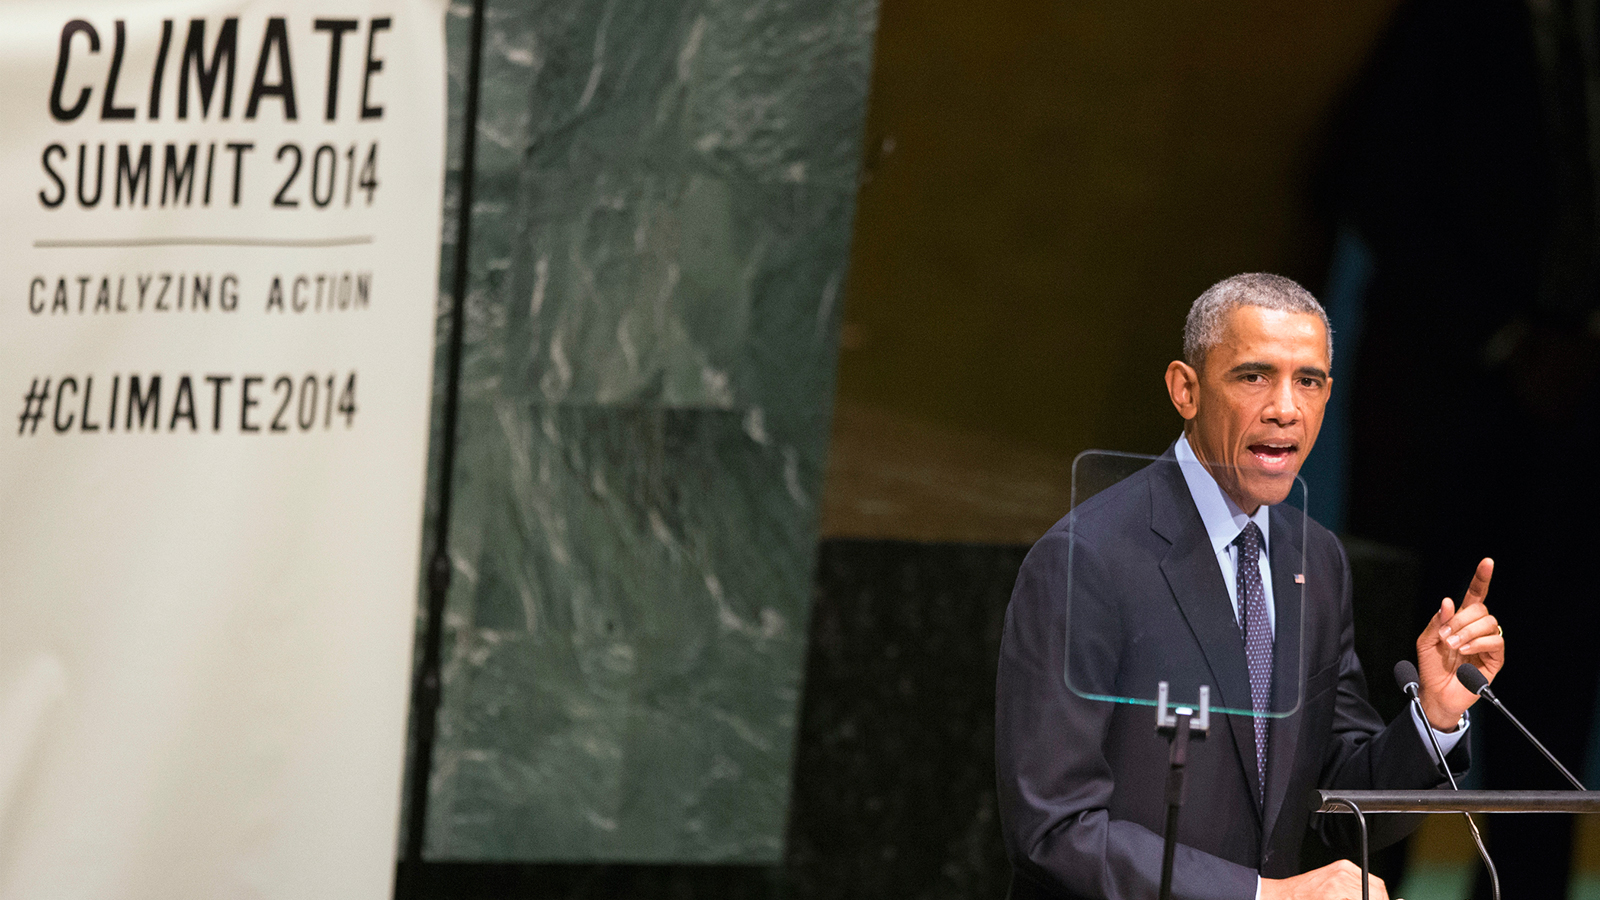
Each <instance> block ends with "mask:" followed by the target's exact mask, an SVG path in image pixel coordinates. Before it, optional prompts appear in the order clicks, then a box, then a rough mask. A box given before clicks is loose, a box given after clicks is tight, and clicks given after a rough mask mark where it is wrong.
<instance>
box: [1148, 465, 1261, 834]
mask: <svg viewBox="0 0 1600 900" xmlns="http://www.w3.org/2000/svg"><path fill="white" fill-rule="evenodd" d="M1170 452H1171V451H1170V450H1169V451H1168V453H1169V454H1170ZM1155 465H1156V467H1157V470H1158V471H1157V472H1156V473H1155V477H1154V478H1152V479H1151V492H1150V496H1151V510H1150V513H1151V518H1150V527H1151V528H1152V529H1153V530H1154V531H1155V532H1156V533H1157V534H1160V535H1161V536H1162V537H1163V538H1165V539H1167V540H1168V541H1169V542H1170V543H1171V544H1172V547H1171V549H1170V550H1169V551H1168V552H1167V555H1166V557H1165V558H1163V559H1162V561H1161V573H1162V575H1164V576H1165V577H1166V580H1167V586H1168V587H1169V588H1171V590H1172V595H1173V598H1174V599H1175V600H1176V601H1177V603H1178V609H1179V610H1180V611H1181V612H1182V613H1183V617H1184V619H1185V620H1186V621H1187V622H1188V624H1189V628H1190V630H1191V631H1192V632H1193V633H1194V638H1195V641H1196V642H1198V643H1199V645H1200V651H1201V652H1202V653H1203V654H1204V655H1205V658H1206V664H1207V666H1208V667H1209V668H1210V670H1211V685H1212V691H1213V692H1214V696H1213V699H1212V704H1213V705H1214V706H1221V707H1227V708H1229V709H1249V708H1250V675H1249V670H1248V668H1247V666H1246V663H1245V655H1244V639H1243V638H1242V637H1241V636H1240V634H1239V623H1238V620H1237V619H1235V618H1234V614H1233V605H1232V604H1231V603H1229V602H1228V587H1227V584H1226V583H1225V582H1223V580H1222V571H1221V569H1220V568H1219V566H1218V564H1217V558H1216V556H1215V555H1213V554H1212V552H1211V539H1210V538H1209V537H1208V536H1207V534H1206V528H1205V524H1204V523H1203V522H1201V521H1200V513H1199V512H1198V511H1197V510H1196V509H1195V505H1194V499H1193V498H1192V497H1190V496H1189V487H1188V484H1187V483H1185V482H1184V480H1183V474H1182V473H1181V472H1180V471H1179V469H1178V466H1177V464H1176V462H1174V461H1172V460H1171V459H1170V458H1169V457H1163V461H1161V462H1158V463H1156V464H1155ZM1274 571H1276V569H1274ZM1273 585H1274V588H1276V586H1277V580H1276V578H1274V581H1273ZM1223 719H1224V720H1225V721H1226V722H1227V724H1228V727H1229V728H1230V729H1231V730H1232V731H1233V745H1234V747H1235V749H1237V750H1238V753H1239V765H1240V766H1241V767H1242V768H1243V769H1244V775H1245V778H1246V779H1247V780H1248V782H1249V784H1250V796H1251V797H1252V798H1259V797H1260V796H1261V786H1260V783H1259V776H1258V775H1257V774H1256V738H1255V730H1254V726H1253V725H1252V723H1251V720H1250V717H1249V716H1239V715H1232V716H1224V717H1223ZM1256 811H1257V813H1258V814H1259V813H1260V808H1259V801H1258V805H1257V810H1256Z"/></svg>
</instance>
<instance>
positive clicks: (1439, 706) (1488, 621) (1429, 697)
mask: <svg viewBox="0 0 1600 900" xmlns="http://www.w3.org/2000/svg"><path fill="white" fill-rule="evenodd" d="M1493 576H1494V560H1492V559H1484V560H1483V561H1482V562H1479V563H1478V568H1477V570H1476V571H1475V572H1473V575H1472V584H1471V585H1470V586H1468V588H1467V593H1466V596H1464V597H1462V598H1461V605H1460V607H1457V606H1456V605H1455V604H1454V603H1452V602H1451V600H1450V598H1449V597H1446V598H1445V599H1444V600H1443V602H1441V603H1440V604H1439V611H1438V612H1437V613H1435V614H1434V616H1433V618H1432V619H1430V620H1429V621H1428V624H1427V627H1425V628H1423V629H1422V634H1421V635H1419V636H1418V637H1417V673H1418V675H1419V676H1420V679H1419V682H1420V685H1421V688H1422V710H1423V712H1424V713H1425V714H1426V715H1427V717H1428V722H1429V723H1431V724H1432V725H1433V727H1434V728H1437V729H1439V730H1440V731H1453V730H1455V727H1456V724H1457V723H1458V722H1459V721H1460V720H1461V714H1462V713H1464V712H1466V711H1467V707H1469V706H1471V705H1472V704H1473V703H1474V702H1476V701H1477V699H1478V695H1477V694H1474V693H1472V692H1471V691H1469V690H1467V689H1466V688H1465V687H1462V686H1461V682H1459V681H1457V680H1456V676H1455V672H1456V667H1457V666H1459V665H1461V664H1462V663H1464V662H1467V663H1472V664H1473V665H1474V666H1477V667H1478V669H1480V670H1481V671H1482V672H1483V675H1484V677H1485V678H1487V679H1489V680H1490V681H1493V680H1494V676H1495V675H1496V673H1498V672H1499V671H1500V667H1501V666H1503V665H1505V658H1506V641H1505V634H1504V632H1502V631H1501V630H1500V623H1499V621H1497V620H1496V619H1495V617H1494V616H1493V615H1491V614H1490V613H1489V608H1488V606H1487V605H1486V604H1485V603H1484V598H1486V597H1487V596H1488V594H1489V579H1490V578H1492V577H1493Z"/></svg>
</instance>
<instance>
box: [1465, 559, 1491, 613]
mask: <svg viewBox="0 0 1600 900" xmlns="http://www.w3.org/2000/svg"><path fill="white" fill-rule="evenodd" d="M1493 577H1494V560H1492V559H1490V558H1488V557H1484V558H1483V561H1482V562H1479V563H1478V568H1477V570H1476V571H1474V572H1473V573H1472V584H1471V585H1469V586H1468V587H1467V593H1466V595H1465V596H1463V597H1462V598H1461V606H1462V608H1463V609H1464V608H1466V607H1468V606H1472V605H1473V604H1476V603H1482V602H1483V600H1484V598H1485V597H1487V596H1488V595H1489V579H1491V578H1493Z"/></svg>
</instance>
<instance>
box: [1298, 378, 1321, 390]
mask: <svg viewBox="0 0 1600 900" xmlns="http://www.w3.org/2000/svg"><path fill="white" fill-rule="evenodd" d="M1300 386H1301V387H1304V388H1320V387H1322V380H1321V379H1318V378H1302V379H1300Z"/></svg>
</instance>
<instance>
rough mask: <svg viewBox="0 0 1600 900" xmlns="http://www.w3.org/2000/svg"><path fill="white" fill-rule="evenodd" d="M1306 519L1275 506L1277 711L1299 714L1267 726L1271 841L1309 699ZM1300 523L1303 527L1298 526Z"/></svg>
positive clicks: (1274, 670) (1274, 700)
mask: <svg viewBox="0 0 1600 900" xmlns="http://www.w3.org/2000/svg"><path fill="white" fill-rule="evenodd" d="M1304 522H1305V519H1304V517H1303V515H1302V514H1301V513H1300V511H1299V510H1297V509H1294V508H1293V507H1287V506H1285V507H1276V508H1274V509H1273V510H1272V521H1271V528H1272V538H1271V547H1270V549H1269V553H1270V555H1271V559H1272V602H1273V611H1274V613H1275V615H1276V620H1277V624H1276V627H1275V628H1274V630H1273V633H1274V636H1273V647H1272V709H1273V710H1274V711H1275V712H1288V711H1290V710H1293V711H1294V712H1295V713H1296V714H1295V715H1291V716H1286V717H1284V718H1281V719H1274V720H1273V721H1272V723H1271V724H1270V725H1269V726H1268V729H1267V815H1266V824H1265V827H1264V828H1262V832H1261V833H1262V839H1263V841H1265V840H1268V839H1270V836H1271V834H1272V829H1273V826H1274V825H1276V824H1277V820H1278V812H1279V811H1280V810H1282V809H1283V803H1284V794H1285V792H1286V791H1287V790H1288V788H1289V781H1290V776H1291V774H1292V773H1293V770H1294V759H1295V752H1296V751H1297V750H1299V743H1300V723H1301V716H1300V715H1299V712H1300V704H1301V703H1302V702H1304V700H1305V697H1304V696H1303V694H1304V692H1305V683H1306V672H1305V662H1304V654H1302V653H1301V652H1300V634H1301V622H1302V619H1301V616H1302V615H1303V611H1304V606H1305V604H1304V602H1303V600H1302V596H1303V594H1304V593H1305V588H1306V586H1305V585H1302V584H1296V583H1295V577H1296V576H1297V575H1303V574H1304V573H1305V553H1304V551H1303V549H1302V546H1303V542H1304V539H1305V534H1304V530H1305V526H1304ZM1295 523H1298V525H1299V527H1294V524H1295Z"/></svg>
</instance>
